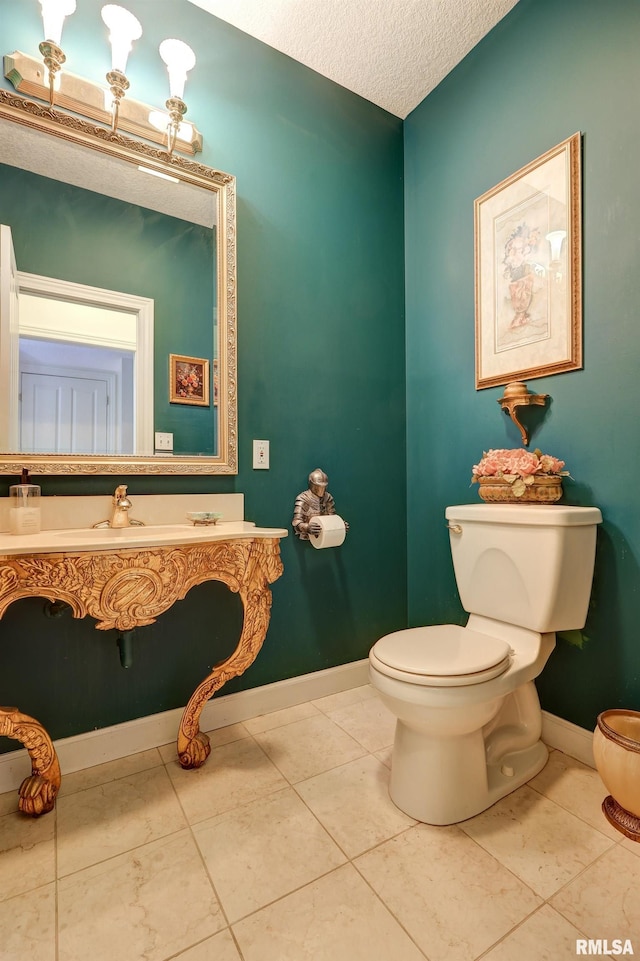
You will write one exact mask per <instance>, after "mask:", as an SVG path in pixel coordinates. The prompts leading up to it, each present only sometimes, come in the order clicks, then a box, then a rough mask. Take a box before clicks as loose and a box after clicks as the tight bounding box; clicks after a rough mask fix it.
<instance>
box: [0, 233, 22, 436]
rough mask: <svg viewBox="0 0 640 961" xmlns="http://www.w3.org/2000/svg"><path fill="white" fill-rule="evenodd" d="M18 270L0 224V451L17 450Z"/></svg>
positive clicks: (9, 238) (7, 239) (7, 236)
mask: <svg viewBox="0 0 640 961" xmlns="http://www.w3.org/2000/svg"><path fill="white" fill-rule="evenodd" d="M18 364H19V361H18V270H17V267H16V256H15V253H14V251H13V240H12V239H11V228H10V227H7V226H5V225H4V224H0V450H7V451H10V450H11V451H13V450H18Z"/></svg>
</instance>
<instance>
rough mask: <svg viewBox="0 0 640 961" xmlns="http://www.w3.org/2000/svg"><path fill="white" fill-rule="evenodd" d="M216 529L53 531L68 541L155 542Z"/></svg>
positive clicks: (186, 526)
mask: <svg viewBox="0 0 640 961" xmlns="http://www.w3.org/2000/svg"><path fill="white" fill-rule="evenodd" d="M214 528H216V529H217V528H218V525H217V524H209V525H199V526H198V527H194V525H193V524H154V525H152V526H151V525H150V526H149V527H138V526H137V525H134V526H133V527H98V528H93V527H92V528H89V529H88V530H73V531H51V534H52V535H53V536H54V537H65V538H66V539H67V540H68V539H69V538H70V537H72V538H73V540H74V541H102V540H104V539H105V538H109V539H113V540H118V538H120V539H122V538H123V537H135V538H136V539H137V538H140V537H144V538H147V537H151V538H153V539H154V540H158V538H163V537H173V536H174V535H176V534H178V535H180V534H184V535H185V536H187V537H189V536H191V535H192V534H193V533H198V534H200V533H204V532H205V531H208V532H209V533H211V531H212V530H213V529H214Z"/></svg>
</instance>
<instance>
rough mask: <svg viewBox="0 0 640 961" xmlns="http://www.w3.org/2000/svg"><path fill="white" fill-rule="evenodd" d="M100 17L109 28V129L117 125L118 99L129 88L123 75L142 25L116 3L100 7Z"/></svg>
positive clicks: (120, 98)
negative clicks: (110, 96) (110, 103)
mask: <svg viewBox="0 0 640 961" xmlns="http://www.w3.org/2000/svg"><path fill="white" fill-rule="evenodd" d="M101 15H102V19H103V21H104V23H105V24H106V26H107V27H108V28H109V43H110V44H111V70H110V71H109V73H108V74H107V83H108V84H109V87H110V89H111V93H112V94H113V104H112V124H111V129H112V130H115V129H116V127H117V126H118V113H119V110H120V101H121V100H122V98H123V97H124V95H125V91H127V90H128V89H129V81H128V80H127V78H126V76H125V71H126V69H127V60H128V59H129V54H130V53H131V48H132V46H133V41H134V40H139V39H140V37H141V36H142V27H141V25H140V21H139V20H138V19H137V17H134V15H133V14H132V13H130V12H129V11H128V10H125V9H124V7H119V6H118V4H116V3H108V4H106V6H104V7H103V8H102V12H101Z"/></svg>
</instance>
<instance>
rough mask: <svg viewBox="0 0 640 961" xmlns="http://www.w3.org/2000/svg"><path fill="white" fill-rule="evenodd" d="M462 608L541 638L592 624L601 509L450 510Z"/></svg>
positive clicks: (463, 507)
mask: <svg viewBox="0 0 640 961" xmlns="http://www.w3.org/2000/svg"><path fill="white" fill-rule="evenodd" d="M445 517H446V518H447V522H448V526H449V538H450V542H451V554H452V557H453V567H454V570H455V575H456V582H457V584H458V591H459V593H460V600H461V601H462V606H463V607H464V609H465V610H466V611H468V612H469V614H479V615H482V616H484V617H490V618H494V619H495V620H498V621H503V622H505V623H507V624H515V625H517V626H519V627H525V628H528V629H529V630H532V631H537V632H539V633H541V634H542V633H546V632H547V631H567V630H572V629H576V630H578V629H580V628H581V627H583V626H584V622H585V620H586V618H587V609H588V606H589V596H590V594H591V581H592V578H593V564H594V559H595V551H596V527H597V525H598V524H600V523H601V521H602V514H601V513H600V511H599V510H598V508H597V507H561V506H559V505H548V504H463V505H461V506H458V507H447V509H446V511H445Z"/></svg>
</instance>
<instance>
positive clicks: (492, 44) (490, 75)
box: [404, 0, 640, 728]
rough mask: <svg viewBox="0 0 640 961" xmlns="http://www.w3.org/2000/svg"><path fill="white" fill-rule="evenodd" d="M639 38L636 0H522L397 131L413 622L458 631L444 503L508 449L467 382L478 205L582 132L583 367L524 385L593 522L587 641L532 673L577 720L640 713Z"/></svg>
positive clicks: (543, 442)
mask: <svg viewBox="0 0 640 961" xmlns="http://www.w3.org/2000/svg"><path fill="white" fill-rule="evenodd" d="M639 37H640V5H639V4H638V3H637V2H636V0H610V2H609V3H607V4H606V5H605V4H602V3H601V0H563V2H562V3H558V2H557V0H520V2H519V3H518V4H517V6H516V7H515V8H514V10H513V11H512V12H511V13H510V15H509V16H508V17H507V18H506V19H505V20H503V21H502V22H501V23H500V24H499V25H498V26H497V27H496V28H495V29H494V30H493V31H492V32H491V33H490V34H489V35H488V37H486V38H485V39H484V40H483V41H482V42H481V43H480V44H479V45H478V46H477V47H476V48H475V49H474V50H473V51H472V52H471V53H470V54H469V55H468V56H467V57H466V59H465V60H464V61H463V62H462V63H461V64H460V65H459V66H458V67H457V68H456V69H455V70H454V71H453V72H452V73H451V74H450V75H449V76H448V77H447V78H446V79H445V80H444V82H443V83H441V84H440V86H439V87H438V89H437V90H436V91H435V92H434V93H432V94H431V95H430V96H429V97H428V98H427V99H426V100H425V101H424V102H423V103H422V104H421V105H420V106H419V107H418V108H417V109H416V110H415V111H414V112H413V113H412V114H411V115H410V116H409V118H408V119H407V120H406V122H405V127H404V129H405V177H406V193H405V212H406V213H405V215H406V306H407V425H408V429H407V439H408V456H407V472H408V517H409V535H408V565H409V621H410V623H411V624H418V623H435V622H438V621H448V620H452V621H458V622H460V623H462V621H463V618H464V614H463V612H462V610H461V607H460V604H459V600H458V596H457V592H456V588H455V582H454V578H453V573H452V570H451V564H450V560H449V553H448V544H447V533H446V530H445V527H444V524H443V511H444V508H445V506H446V505H447V504H449V503H467V502H471V501H475V500H477V499H478V495H477V488H475V487H474V488H471V487H470V486H469V478H470V470H471V465H472V464H474V463H476V462H477V461H478V459H479V458H480V457H481V455H482V451H483V449H485V450H486V449H488V448H490V447H518V446H520V435H519V433H518V431H517V429H516V428H515V427H514V425H513V424H512V423H511V422H510V421H509V420H508V418H506V417H505V416H504V415H503V414H502V413H501V411H500V409H499V407H498V405H497V403H496V400H497V398H498V397H500V396H501V394H502V389H501V388H495V389H488V390H483V391H479V392H476V391H475V389H474V291H473V272H474V262H473V202H474V199H475V198H476V197H478V196H480V195H481V194H483V193H484V192H485V191H486V190H488V189H489V188H491V187H493V186H494V185H496V184H498V183H499V182H500V181H501V180H503V179H504V178H505V177H507V176H508V175H510V174H511V173H513V172H514V171H516V170H518V169H519V168H520V167H521V166H523V165H524V164H526V163H528V162H529V161H530V160H533V159H534V158H535V157H537V156H540V155H541V154H542V153H544V152H545V151H546V150H547V149H549V148H550V147H553V146H555V144H557V143H559V142H560V141H562V140H564V139H565V138H566V137H569V136H571V135H572V134H573V133H575V132H576V131H581V132H582V135H583V208H582V209H583V270H584V284H583V289H584V370H581V371H576V372H571V373H567V374H562V375H558V376H555V377H549V378H541V379H538V380H535V381H531V382H530V384H529V387H530V389H531V390H535V392H540V393H548V394H550V396H551V401H550V406H549V409H548V412H547V414H546V416H545V417H544V419H543V420H542V423H541V424H539V426H538V429H537V430H536V433H535V434H534V436H533V438H532V440H533V446H534V447H536V446H539V447H541V448H542V449H543V450H544V451H546V452H549V453H552V454H555V455H556V456H558V457H561V458H563V459H564V460H565V461H566V464H567V468H568V469H569V470H570V471H571V474H572V477H573V480H570V481H567V482H566V484H565V491H566V498H565V500H566V502H567V503H570V504H578V505H590V504H595V505H598V506H599V507H600V508H601V509H602V513H603V515H604V524H603V525H602V527H601V529H600V531H599V537H598V555H597V562H596V575H595V582H594V590H593V607H592V610H591V613H590V616H589V620H588V622H587V629H586V633H587V634H588V636H589V640H588V642H587V643H586V645H585V646H584V648H583V650H578V649H576V648H574V647H570V646H569V645H567V644H566V643H559V645H558V647H557V648H556V651H555V652H554V654H553V656H552V658H551V660H550V662H549V663H548V665H547V667H546V668H545V671H544V673H543V675H542V676H541V678H540V679H539V681H538V689H539V691H540V695H541V701H542V705H543V708H545V709H547V710H549V711H551V712H553V713H554V714H557V715H559V716H561V717H564V718H566V719H568V720H570V721H573V722H575V723H577V724H580V725H582V726H583V727H587V728H591V727H593V725H594V723H595V718H596V715H597V713H598V712H599V711H601V710H604V709H606V708H612V707H617V706H622V707H627V708H635V709H638V708H640V641H639V637H638V632H639V629H638V616H639V614H640V605H639V597H640V572H639V569H638V563H639V558H640V511H639V510H638V507H637V498H636V486H637V484H636V477H637V475H638V472H639V469H640V443H639V441H640V430H639V428H638V413H637V403H636V395H637V388H638V370H639V369H640V334H639V331H638V296H637V293H638V280H637V275H638V265H639V263H640V239H639V238H640V231H639V229H638V223H639V222H640V218H639V216H638V214H639V207H640V188H639V187H638V176H637V166H638V164H637V157H638V155H639V153H640V123H639V122H638V116H640V57H639V56H638V38H639Z"/></svg>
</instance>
